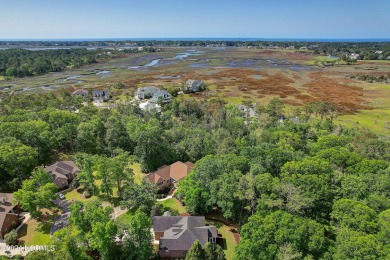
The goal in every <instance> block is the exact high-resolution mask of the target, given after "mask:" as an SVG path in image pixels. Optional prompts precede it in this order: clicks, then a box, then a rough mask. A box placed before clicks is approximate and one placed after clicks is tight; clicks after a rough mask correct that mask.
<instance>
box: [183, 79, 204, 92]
mask: <svg viewBox="0 0 390 260" xmlns="http://www.w3.org/2000/svg"><path fill="white" fill-rule="evenodd" d="M202 90H203V81H202V80H193V79H189V80H187V82H186V84H185V86H184V92H186V93H188V92H199V91H202Z"/></svg>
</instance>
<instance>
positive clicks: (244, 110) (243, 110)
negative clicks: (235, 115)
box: [237, 105, 258, 118]
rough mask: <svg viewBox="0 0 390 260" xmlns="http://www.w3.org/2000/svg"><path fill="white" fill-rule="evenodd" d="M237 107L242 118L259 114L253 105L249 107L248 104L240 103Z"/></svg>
mask: <svg viewBox="0 0 390 260" xmlns="http://www.w3.org/2000/svg"><path fill="white" fill-rule="evenodd" d="M237 108H238V110H239V111H240V116H241V117H242V118H247V117H257V116H258V114H257V112H256V110H255V109H254V108H253V107H248V106H247V105H238V106H237Z"/></svg>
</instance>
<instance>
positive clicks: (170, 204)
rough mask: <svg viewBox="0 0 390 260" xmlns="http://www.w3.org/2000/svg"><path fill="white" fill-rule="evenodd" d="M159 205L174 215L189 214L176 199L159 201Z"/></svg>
mask: <svg viewBox="0 0 390 260" xmlns="http://www.w3.org/2000/svg"><path fill="white" fill-rule="evenodd" d="M158 204H160V205H162V206H163V207H164V211H171V212H172V214H173V215H176V214H177V215H179V214H183V213H187V211H186V208H185V207H184V206H183V205H182V204H181V203H180V201H178V200H177V199H176V198H171V199H167V200H164V201H159V202H158Z"/></svg>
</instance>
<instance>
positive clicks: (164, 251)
mask: <svg viewBox="0 0 390 260" xmlns="http://www.w3.org/2000/svg"><path fill="white" fill-rule="evenodd" d="M153 232H154V237H155V239H156V240H159V247H158V254H159V256H160V257H161V258H163V259H164V258H173V259H184V258H185V257H186V254H187V252H188V250H189V249H190V248H191V246H192V244H193V243H194V242H195V241H196V240H198V241H199V243H200V244H201V245H202V247H204V246H205V244H206V243H207V242H210V243H213V244H215V243H216V240H217V236H218V231H217V228H216V227H215V226H206V221H205V217H203V216H196V217H195V216H183V217H181V216H169V214H166V216H156V217H153Z"/></svg>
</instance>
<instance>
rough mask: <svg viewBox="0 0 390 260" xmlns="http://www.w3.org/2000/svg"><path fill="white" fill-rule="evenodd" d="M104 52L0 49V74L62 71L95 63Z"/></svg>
mask: <svg viewBox="0 0 390 260" xmlns="http://www.w3.org/2000/svg"><path fill="white" fill-rule="evenodd" d="M102 54H104V52H103V51H101V50H98V51H96V50H87V49H54V50H35V51H32V50H25V49H8V50H1V51H0V75H3V76H7V77H27V76H35V75H41V74H45V73H47V72H58V71H63V70H64V69H66V68H78V67H80V66H83V65H88V64H92V63H96V62H97V59H99V58H102Z"/></svg>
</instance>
